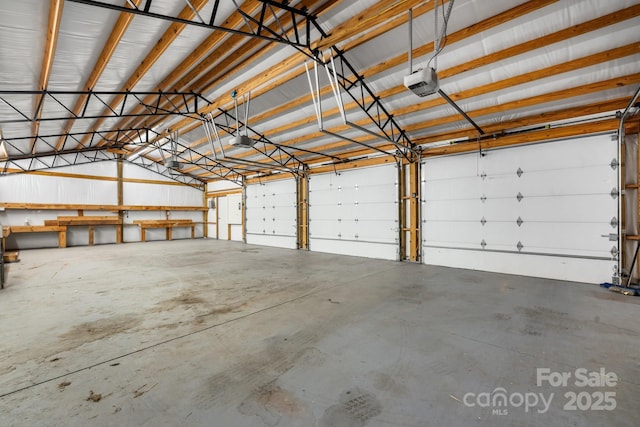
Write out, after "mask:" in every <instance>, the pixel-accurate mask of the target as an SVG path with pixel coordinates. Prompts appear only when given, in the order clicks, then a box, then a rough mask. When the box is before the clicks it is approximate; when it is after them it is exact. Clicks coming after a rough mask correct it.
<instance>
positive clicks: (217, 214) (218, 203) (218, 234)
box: [216, 196, 220, 240]
mask: <svg viewBox="0 0 640 427" xmlns="http://www.w3.org/2000/svg"><path fill="white" fill-rule="evenodd" d="M219 213H220V200H219V197H218V196H216V240H218V239H219V238H220V227H219V225H218V224H219V223H220V215H219Z"/></svg>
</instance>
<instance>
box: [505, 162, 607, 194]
mask: <svg viewBox="0 0 640 427" xmlns="http://www.w3.org/2000/svg"><path fill="white" fill-rule="evenodd" d="M571 175H579V176H580V179H579V180H578V179H567V177H568V176H571ZM521 181H522V184H521V187H520V188H519V189H518V191H521V192H522V194H523V195H524V196H525V197H529V196H550V195H564V194H580V195H582V194H611V190H612V189H613V188H617V185H616V174H615V171H614V170H612V169H611V167H609V166H608V165H605V166H595V167H590V168H586V169H584V170H576V169H563V170H547V171H537V172H532V173H528V174H523V175H522V178H521ZM543 190H545V191H543Z"/></svg>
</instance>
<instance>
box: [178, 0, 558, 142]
mask: <svg viewBox="0 0 640 427" xmlns="http://www.w3.org/2000/svg"><path fill="white" fill-rule="evenodd" d="M555 2H557V0H543V1H538V0H532V1H528V2H527V3H524V4H522V5H519V6H516V7H513V8H511V9H509V10H507V11H504V12H502V13H499V14H497V15H494V16H492V17H490V18H487V19H485V20H483V21H481V22H478V23H476V24H473V25H471V26H469V27H467V28H464V29H462V30H459V31H456V32H455V33H453V34H450V35H449V36H447V38H448V40H449V41H448V43H454V42H458V41H461V40H464V39H465V38H467V37H472V36H474V35H477V34H479V33H481V32H483V31H487V30H488V29H490V28H493V27H495V26H498V25H501V24H504V23H506V22H508V21H510V20H512V19H515V18H517V17H520V16H524V15H526V14H528V13H531V12H533V11H534V10H537V9H539V8H541V7H544V6H547V5H549V4H551V3H555ZM432 8H433V2H430V3H428V4H426V5H422V6H419V7H417V8H416V9H415V10H414V16H419V15H422V14H424V13H427V12H429V11H430V10H431V9H432ZM354 19H355V20H356V21H357V18H354ZM407 21H408V17H407V16H401V17H398V18H396V19H395V20H393V21H392V22H389V23H387V24H386V25H384V26H381V27H379V28H378V29H376V30H379V31H380V32H379V33H377V34H376V35H378V34H382V33H385V32H387V31H389V30H391V29H392V28H395V27H397V26H399V25H402V24H404V23H406V22H407ZM349 22H352V21H349ZM370 33H373V31H371V32H370ZM368 34H369V33H368ZM370 39H371V36H370V35H368V36H367V38H366V39H360V38H359V39H357V40H356V41H354V42H351V43H350V44H349V45H347V46H346V47H345V48H343V49H344V50H345V51H348V50H349V49H353V48H354V47H356V46H358V45H360V44H362V43H364V42H365V41H369V40H370ZM356 42H357V44H356ZM431 51H433V42H429V43H427V44H425V45H423V46H421V47H419V48H416V49H414V50H413V54H414V56H420V55H424V54H427V53H429V52H431ZM407 58H408V55H407V54H406V53H404V54H400V55H397V56H396V57H394V58H392V59H390V60H388V61H384V62H383V63H381V64H378V65H376V66H374V67H371V68H369V69H367V70H364V71H363V72H362V75H363V76H365V77H370V76H372V75H375V74H378V73H380V72H382V71H385V70H387V69H390V68H392V67H395V66H398V65H401V64H402V63H404V62H406V61H407ZM304 72H305V68H304V67H299V68H298V69H297V70H294V71H293V72H292V73H289V74H286V75H284V77H282V78H280V79H279V80H276V81H273V82H271V84H269V85H266V86H264V87H262V88H260V93H258V94H256V93H253V92H252V96H253V97H254V98H255V97H256V96H259V95H261V94H263V93H265V92H267V91H269V90H272V89H274V88H275V87H277V86H279V85H281V84H284V83H286V82H287V81H289V80H291V79H292V78H294V77H297V76H298V75H300V74H302V73H304ZM278 73H280V74H281V73H282V71H281V70H279V69H278V70H276V71H275V73H274V74H276V75H277V74H278ZM392 91H393V93H390V92H391V91H385V92H383V93H381V94H380V97H381V98H383V99H384V98H385V97H386V96H392V95H393V94H396V93H400V92H402V91H406V88H405V87H404V86H403V85H399V86H397V87H396V88H393V89H392ZM330 92H331V87H330V86H327V87H324V88H322V89H321V93H322V94H323V95H326V94H327V93H330ZM308 102H311V95H305V96H303V97H300V98H298V99H296V100H293V101H291V102H288V103H287V104H286V106H284V107H279V108H276V109H272V110H270V112H265V113H263V114H262V115H260V116H259V117H254V118H252V121H261V120H266V119H267V118H269V117H273V116H274V115H276V114H279V113H281V112H282V108H285V109H288V108H295V107H297V106H301V105H304V103H308ZM356 108H359V107H358V105H357V104H356V103H355V102H352V103H349V104H347V105H345V109H347V110H352V109H356ZM338 111H339V110H338V109H337V108H334V109H331V110H327V111H326V113H327V116H330V115H332V114H337V113H338ZM394 114H395V113H394ZM187 120H188V119H185V120H184V121H183V122H186V121H187ZM315 120H316V118H315V117H307V118H303V119H300V120H298V121H296V122H292V123H287V124H286V125H283V126H282V127H279V128H278V129H276V130H272V131H269V132H266V133H265V134H266V135H268V136H273V135H275V134H276V133H279V132H281V131H285V130H289V129H293V128H295V127H297V126H301V125H304V124H307V123H311V122H313V121H315ZM365 124H366V123H365ZM194 128H195V126H194V127H189V128H188V130H187V131H186V132H185V133H187V132H189V131H191V130H193V129H194ZM314 137H316V134H312V135H310V138H309V139H313V138H314ZM201 144H202V142H200V141H198V145H201Z"/></svg>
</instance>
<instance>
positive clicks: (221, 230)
mask: <svg viewBox="0 0 640 427" xmlns="http://www.w3.org/2000/svg"><path fill="white" fill-rule="evenodd" d="M227 199H228V196H225V197H219V198H218V206H216V208H217V209H216V212H217V213H218V239H220V240H227V239H228V238H229V204H228V201H227Z"/></svg>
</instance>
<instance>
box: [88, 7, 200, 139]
mask: <svg viewBox="0 0 640 427" xmlns="http://www.w3.org/2000/svg"><path fill="white" fill-rule="evenodd" d="M206 3H207V0H193V1H192V2H191V4H192V5H193V7H194V8H195V9H196V10H200V9H202V7H203V6H204V5H205V4H206ZM178 16H179V17H181V18H183V19H191V18H193V17H194V16H195V11H194V10H193V9H192V8H191V7H189V6H185V7H184V8H183V9H182V11H181V12H180V14H179V15H178ZM185 27H186V24H182V23H177V22H174V23H172V24H171V25H169V28H167V30H166V31H165V32H164V34H163V35H162V37H160V39H159V40H158V42H157V43H156V44H155V45H154V46H153V48H152V49H151V51H150V52H149V54H148V55H147V56H146V57H145V58H144V59H143V60H142V61H141V62H140V65H138V67H137V68H136V69H135V70H134V72H133V73H132V74H131V76H129V78H128V79H127V81H126V82H125V83H124V84H123V85H122V87H121V88H120V91H122V92H125V91H128V90H133V89H134V88H135V86H136V84H138V82H139V81H140V80H141V79H142V77H144V75H145V74H146V73H147V71H149V69H151V67H152V66H153V64H155V63H156V61H157V60H158V59H159V58H160V56H161V55H162V54H163V53H164V51H165V50H166V49H167V48H168V47H169V46H170V45H171V43H173V41H174V40H175V39H176V38H177V37H178V36H179V35H180V33H181V32H182V30H183V29H184V28H185ZM123 99H124V95H118V96H115V97H114V98H113V99H112V101H111V102H110V103H109V108H111V109H115V108H117V106H118V105H119V104H120V103H121V102H122V100H123ZM105 111H108V109H107V108H105ZM103 122H104V119H98V120H96V121H95V122H93V124H92V125H91V129H92V130H98V129H99V128H100V125H101V124H102V123H103ZM87 139H88V138H87ZM83 142H85V141H83Z"/></svg>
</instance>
